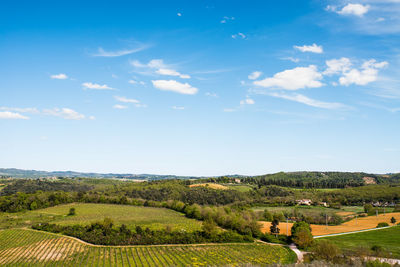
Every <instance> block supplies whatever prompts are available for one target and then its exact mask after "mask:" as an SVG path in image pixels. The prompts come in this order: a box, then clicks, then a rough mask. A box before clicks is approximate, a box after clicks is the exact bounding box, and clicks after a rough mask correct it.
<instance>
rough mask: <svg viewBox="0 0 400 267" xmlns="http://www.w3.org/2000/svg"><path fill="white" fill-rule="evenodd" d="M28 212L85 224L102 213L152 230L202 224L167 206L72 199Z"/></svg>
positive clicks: (118, 222) (100, 217)
mask: <svg viewBox="0 0 400 267" xmlns="http://www.w3.org/2000/svg"><path fill="white" fill-rule="evenodd" d="M72 207H74V208H75V210H76V215H73V216H67V214H68V212H69V209H70V208H72ZM31 213H32V214H35V215H36V214H42V215H47V216H54V219H53V220H52V222H53V223H56V224H60V225H74V224H81V225H87V224H90V223H91V222H94V221H101V220H103V219H104V218H106V217H109V218H112V220H113V221H114V223H115V224H116V225H117V226H119V225H121V224H125V225H126V226H127V227H128V228H131V229H133V228H134V227H135V226H137V225H140V226H142V227H149V228H151V229H154V230H156V229H164V228H165V227H166V226H170V227H171V228H172V229H173V230H185V231H194V230H199V229H201V225H202V223H201V222H200V221H198V220H195V219H189V218H187V217H185V215H184V214H182V213H179V212H176V211H173V210H170V209H165V208H153V207H141V206H128V205H113V204H91V203H72V204H66V205H59V206H55V207H50V208H46V209H42V210H36V211H32V212H31Z"/></svg>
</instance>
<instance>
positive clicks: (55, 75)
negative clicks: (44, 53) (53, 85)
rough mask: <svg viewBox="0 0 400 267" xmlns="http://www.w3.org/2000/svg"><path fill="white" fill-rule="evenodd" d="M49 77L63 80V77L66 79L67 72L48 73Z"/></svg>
mask: <svg viewBox="0 0 400 267" xmlns="http://www.w3.org/2000/svg"><path fill="white" fill-rule="evenodd" d="M50 78H51V79H56V80H65V79H68V76H67V74H64V73H60V74H53V75H50Z"/></svg>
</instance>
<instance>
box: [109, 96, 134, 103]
mask: <svg viewBox="0 0 400 267" xmlns="http://www.w3.org/2000/svg"><path fill="white" fill-rule="evenodd" d="M114 98H115V100H117V101H119V102H123V103H134V104H138V103H140V101H139V100H137V99H133V98H126V97H124V96H114Z"/></svg>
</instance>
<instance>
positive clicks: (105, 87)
mask: <svg viewBox="0 0 400 267" xmlns="http://www.w3.org/2000/svg"><path fill="white" fill-rule="evenodd" d="M82 87H83V89H89V90H115V88H112V87H110V86H108V85H107V84H103V85H101V84H98V83H91V82H85V83H82Z"/></svg>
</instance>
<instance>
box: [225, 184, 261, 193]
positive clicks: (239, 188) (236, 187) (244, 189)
mask: <svg viewBox="0 0 400 267" xmlns="http://www.w3.org/2000/svg"><path fill="white" fill-rule="evenodd" d="M223 185H225V186H227V187H229V189H232V190H237V191H239V192H248V191H251V190H253V188H254V187H253V186H250V185H236V184H223Z"/></svg>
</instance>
